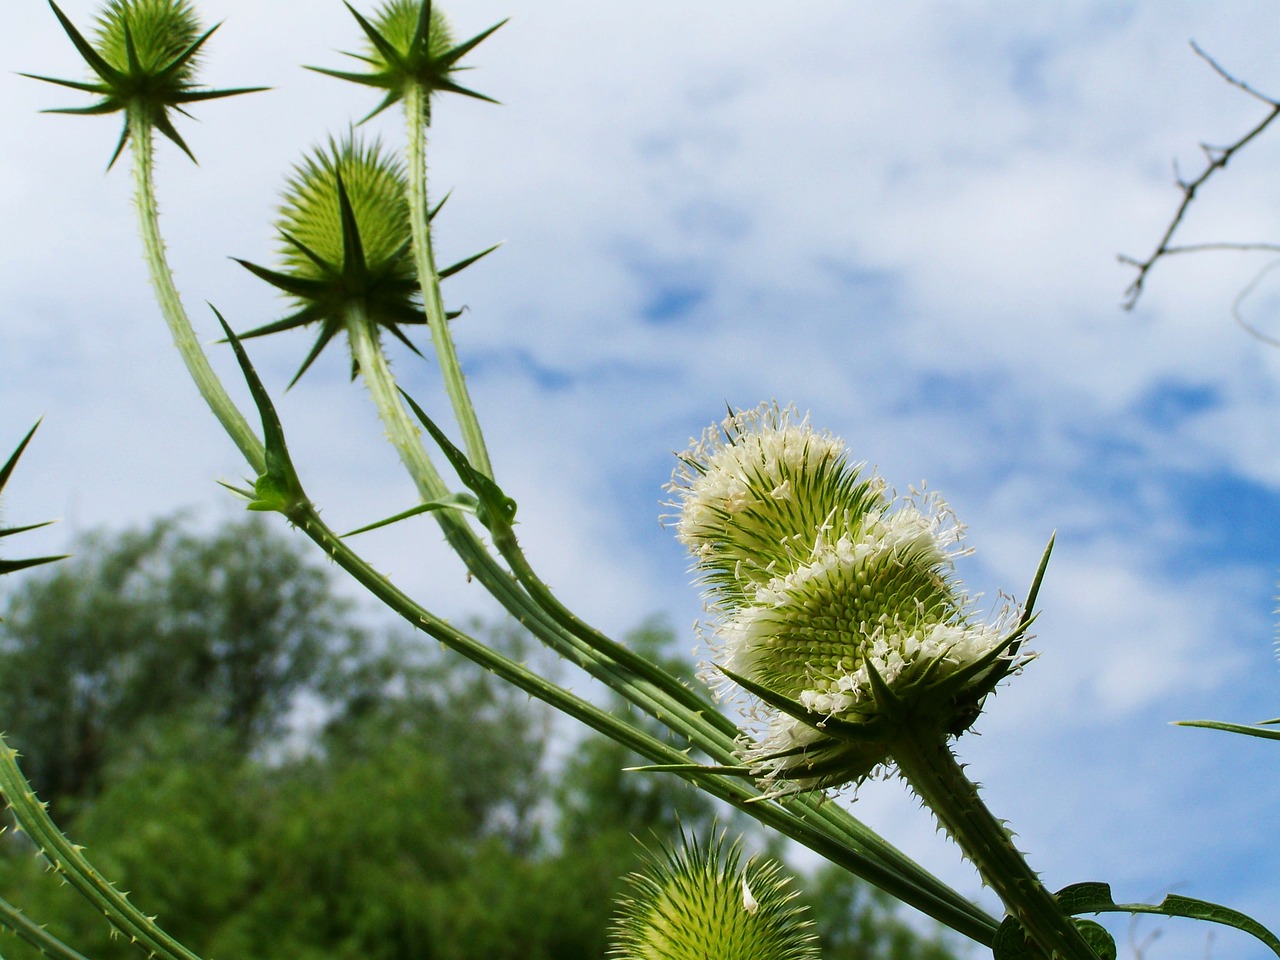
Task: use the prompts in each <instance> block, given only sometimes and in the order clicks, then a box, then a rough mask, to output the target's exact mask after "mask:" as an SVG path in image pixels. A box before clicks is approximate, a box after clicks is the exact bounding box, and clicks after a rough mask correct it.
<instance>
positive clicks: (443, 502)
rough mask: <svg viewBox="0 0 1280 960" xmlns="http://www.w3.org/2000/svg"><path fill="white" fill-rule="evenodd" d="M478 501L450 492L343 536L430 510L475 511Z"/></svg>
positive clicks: (469, 496) (367, 530)
mask: <svg viewBox="0 0 1280 960" xmlns="http://www.w3.org/2000/svg"><path fill="white" fill-rule="evenodd" d="M479 503H480V501H478V500H477V499H476V498H475V497H473V496H472V495H471V494H469V493H451V494H449V496H447V497H440V498H439V499H438V500H428V501H426V502H425V503H420V504H418V505H417V506H416V507H410V508H409V509H408V510H404V511H402V512H400V513H397V514H396V515H395V516H393V517H387V519H385V520H379V521H378V522H377V523H371V524H369V525H368V526H364V527H360V528H359V529H356V530H352V531H350V532H349V533H344V534H343V535H342V536H343V537H354V536H355V535H356V534H357V533H368V532H369V531H370V530H377V529H378V528H379V527H385V526H387V525H389V524H392V523H398V522H399V521H401V520H407V519H409V518H410V517H416V516H417V515H418V514H420V513H427V512H428V511H431V510H461V511H463V512H464V513H475V512H476V509H477V507H478V506H479Z"/></svg>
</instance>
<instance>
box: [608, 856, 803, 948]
mask: <svg viewBox="0 0 1280 960" xmlns="http://www.w3.org/2000/svg"><path fill="white" fill-rule="evenodd" d="M628 882H629V884H628V885H629V891H628V893H629V895H628V896H627V897H626V899H624V900H623V901H622V903H621V905H620V909H619V914H618V917H617V919H616V920H615V922H614V927H613V931H612V936H611V938H610V951H609V956H610V957H613V958H615V960H700V958H703V957H716V958H718V960H817V957H818V951H817V938H816V936H815V935H814V933H813V929H812V927H813V924H812V923H811V922H810V921H809V920H808V919H807V915H806V910H805V908H804V907H803V906H801V905H800V904H798V903H797V902H796V893H795V891H794V890H792V889H790V884H789V882H788V879H787V877H786V876H785V875H784V874H783V872H782V869H781V867H779V866H778V864H777V863H775V862H773V861H771V860H756V859H752V860H750V861H748V862H747V863H746V864H745V865H743V864H742V863H741V850H740V848H739V846H738V845H737V844H733V845H732V846H731V847H729V848H728V849H725V845H724V837H723V835H721V836H720V837H718V838H717V839H716V840H714V841H713V842H711V843H710V844H707V845H705V846H702V845H699V844H697V843H696V842H692V841H689V840H687V839H684V838H682V843H681V846H680V847H679V848H678V849H672V850H664V851H662V852H661V853H659V854H657V855H651V859H650V863H649V864H648V865H647V867H646V869H644V870H643V871H641V872H639V873H635V874H632V875H631V876H630V877H628Z"/></svg>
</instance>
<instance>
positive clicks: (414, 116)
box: [404, 83, 493, 477]
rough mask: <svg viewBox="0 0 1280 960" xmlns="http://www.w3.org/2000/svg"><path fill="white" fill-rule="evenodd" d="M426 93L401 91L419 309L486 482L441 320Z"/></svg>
mask: <svg viewBox="0 0 1280 960" xmlns="http://www.w3.org/2000/svg"><path fill="white" fill-rule="evenodd" d="M429 97H430V93H429V92H428V91H426V90H424V89H423V88H422V87H421V86H420V85H419V84H416V83H415V84H410V85H409V86H408V88H407V89H406V90H405V95H404V112H405V119H406V121H407V124H408V146H407V147H406V158H407V161H408V167H409V226H410V229H411V230H412V233H413V258H414V264H415V266H416V267H417V270H418V283H419V284H420V285H421V286H422V306H423V310H424V311H425V312H426V315H427V326H428V327H429V328H430V329H431V345H432V346H433V347H434V348H435V352H436V360H437V361H438V362H439V364H440V373H441V375H442V376H443V377H444V388H445V391H446V393H448V395H449V403H450V404H451V405H452V406H453V415H454V418H455V419H456V420H457V421H458V427H459V428H460V429H461V430H462V441H463V448H464V449H465V450H466V452H467V459H468V460H469V461H470V462H471V466H472V467H474V468H475V469H476V470H478V471H479V472H481V473H483V474H484V475H485V476H487V477H492V476H493V465H492V464H491V463H490V462H489V451H488V449H487V448H486V446H485V442H484V434H483V433H482V432H481V430H480V421H479V419H478V418H477V417H476V410H475V407H474V406H472V404H471V397H470V395H469V394H468V392H467V379H466V377H465V376H464V375H463V373H462V366H461V364H460V363H459V362H458V351H457V350H456V349H455V347H454V343H453V334H452V333H450V331H449V321H448V320H447V319H446V318H445V310H444V298H443V297H442V296H441V293H440V276H439V274H437V273H436V259H435V251H434V250H433V248H432V243H431V225H430V223H429V222H428V220H427V212H428V211H429V210H430V207H429V206H428V205H427V109H428V106H429V104H428V99H429Z"/></svg>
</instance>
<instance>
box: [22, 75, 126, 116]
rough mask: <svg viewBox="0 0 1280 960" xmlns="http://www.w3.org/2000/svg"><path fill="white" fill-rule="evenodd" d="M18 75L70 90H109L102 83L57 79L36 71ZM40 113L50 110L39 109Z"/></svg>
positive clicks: (93, 91) (104, 93) (101, 92)
mask: <svg viewBox="0 0 1280 960" xmlns="http://www.w3.org/2000/svg"><path fill="white" fill-rule="evenodd" d="M18 76H20V77H26V78H27V79H28V80H43V81H44V82H45V83H56V84H57V85H58V86H60V87H70V88H71V89H72V90H83V91H84V92H85V93H98V94H103V95H106V94H108V93H110V92H111V90H110V89H109V88H108V87H107V86H106V84H102V83H82V82H81V81H79V80H59V79H58V78H57V77H43V76H41V75H40V74H38V73H19V74H18ZM40 112H41V113H52V112H53V111H51V110H41V111H40Z"/></svg>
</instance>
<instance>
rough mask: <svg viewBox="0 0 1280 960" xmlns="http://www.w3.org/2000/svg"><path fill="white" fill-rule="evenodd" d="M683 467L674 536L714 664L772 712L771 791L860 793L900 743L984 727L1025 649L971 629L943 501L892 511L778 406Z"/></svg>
mask: <svg viewBox="0 0 1280 960" xmlns="http://www.w3.org/2000/svg"><path fill="white" fill-rule="evenodd" d="M681 461H682V466H681V467H680V468H679V469H678V470H677V472H676V474H675V476H674V478H673V480H672V483H671V486H670V488H669V489H671V490H672V491H673V492H674V493H675V494H676V497H677V499H676V501H675V502H674V503H673V504H672V506H674V507H676V508H677V509H678V511H679V513H678V522H677V525H676V534H677V536H678V538H679V539H680V540H681V541H682V542H683V543H684V544H685V545H686V546H688V548H689V549H690V551H691V552H692V554H693V556H694V569H695V570H696V571H697V572H698V574H699V575H700V577H701V579H702V581H703V583H704V584H705V586H706V588H707V594H708V600H709V601H710V607H711V610H712V611H713V612H715V613H716V614H718V620H717V622H716V624H715V625H714V632H713V635H712V638H711V642H712V648H713V651H714V653H715V654H716V656H717V666H718V667H719V668H720V670H721V671H722V673H723V674H724V676H725V677H727V678H730V679H731V680H733V681H734V682H736V683H739V684H741V685H743V686H745V687H746V688H747V689H748V690H749V691H750V692H752V693H754V694H755V695H756V696H757V697H759V698H760V699H761V701H762V705H761V706H760V707H759V708H758V709H756V710H755V711H754V713H753V717H756V718H758V719H759V720H760V721H761V726H762V729H760V730H759V731H758V735H757V736H755V737H754V738H752V739H751V740H749V741H747V742H745V743H744V747H743V750H742V760H743V763H744V764H745V765H747V766H748V767H750V768H751V771H752V773H753V774H755V775H756V776H757V777H758V778H760V780H761V781H762V785H763V786H765V787H766V789H767V790H768V791H770V792H773V793H783V792H789V791H794V790H800V789H809V788H822V787H829V786H838V785H841V784H845V783H850V782H857V781H859V780H861V779H863V778H865V777H866V776H867V775H868V774H870V773H871V772H872V771H873V770H874V769H875V768H876V767H878V766H879V765H881V764H883V763H885V762H886V761H887V760H889V759H890V755H891V752H892V748H893V742H894V739H895V737H897V736H901V735H904V732H906V731H911V732H912V735H915V734H919V733H921V732H924V733H927V734H929V735H933V734H937V735H940V736H947V735H951V734H958V733H960V732H962V731H963V730H964V729H966V728H967V727H968V726H969V725H970V724H971V723H972V722H973V720H974V719H975V718H976V716H977V712H978V708H979V705H980V703H981V701H982V699H983V698H984V697H985V696H986V694H987V693H988V692H990V690H991V688H992V687H993V686H994V684H995V682H996V681H997V680H998V679H999V678H1000V677H1002V676H1003V675H1004V674H1005V673H1007V672H1008V670H1009V669H1010V668H1011V666H1012V665H1013V659H1012V658H1013V654H1012V653H1011V652H1010V651H1011V649H1012V648H1013V647H1014V646H1015V643H1016V640H1017V639H1018V636H1019V635H1020V634H1019V631H1018V630H1016V629H1011V624H1010V623H1009V622H1008V614H1007V613H1006V616H1005V617H1004V618H1003V619H1001V620H1000V621H998V622H997V623H995V624H986V623H982V622H978V621H977V620H976V619H975V617H974V614H973V610H972V607H973V602H972V600H971V599H970V598H969V597H968V595H967V594H965V592H964V591H963V589H962V588H961V586H960V584H959V583H958V582H957V580H956V579H955V576H954V570H953V559H954V557H955V556H956V555H957V554H958V553H959V552H961V550H960V547H961V540H962V532H963V531H962V528H961V527H960V525H959V524H958V523H957V522H956V520H955V518H954V516H953V515H952V513H951V511H950V510H949V509H948V508H947V506H946V504H945V503H944V502H943V501H942V500H941V499H940V498H939V497H936V496H919V497H917V498H915V499H907V500H900V499H897V498H895V497H894V496H893V495H892V494H891V493H890V492H889V489H888V487H887V485H886V484H885V482H884V481H883V480H882V479H881V478H879V477H877V476H874V475H867V474H866V472H865V468H864V467H863V466H862V465H861V464H853V463H851V462H850V461H849V458H848V454H847V453H846V451H845V447H844V444H843V443H842V442H841V441H840V440H839V439H838V438H836V437H833V436H831V435H829V434H826V433H820V432H817V431H815V430H814V429H813V428H812V427H811V426H810V424H809V421H808V418H807V417H805V418H801V417H799V416H798V415H797V413H796V411H795V410H794V409H792V408H779V407H777V406H776V405H765V406H762V407H760V408H758V409H756V410H754V411H749V412H738V413H736V414H734V415H732V416H730V417H729V418H727V419H726V420H725V421H724V422H723V423H722V424H721V425H720V426H719V427H718V428H715V427H713V428H711V429H710V430H708V431H707V432H706V433H705V434H704V435H703V437H702V439H701V441H700V442H698V443H696V444H695V445H694V446H693V447H692V448H691V449H690V450H689V451H687V452H686V453H685V454H684V455H682V456H681ZM731 687H732V685H731V684H729V683H726V682H724V681H722V682H721V685H720V690H721V692H722V693H726V692H728V691H729V690H730V689H731Z"/></svg>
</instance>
